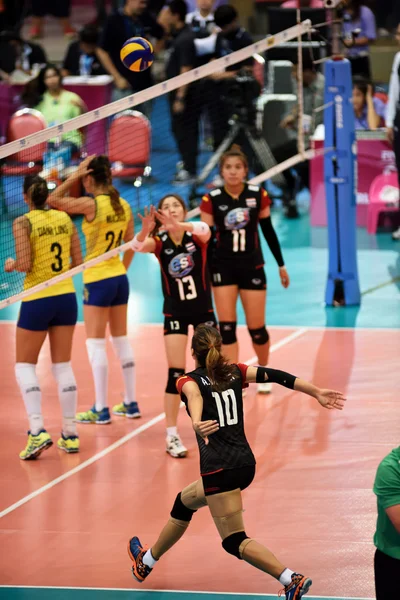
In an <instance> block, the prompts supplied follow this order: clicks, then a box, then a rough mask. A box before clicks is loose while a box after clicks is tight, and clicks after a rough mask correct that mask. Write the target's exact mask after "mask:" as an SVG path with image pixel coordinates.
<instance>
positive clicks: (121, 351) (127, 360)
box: [111, 335, 136, 404]
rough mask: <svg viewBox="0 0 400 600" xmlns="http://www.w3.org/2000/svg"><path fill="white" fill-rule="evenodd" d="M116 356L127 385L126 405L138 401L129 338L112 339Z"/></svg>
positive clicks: (122, 336)
mask: <svg viewBox="0 0 400 600" xmlns="http://www.w3.org/2000/svg"><path fill="white" fill-rule="evenodd" d="M111 340H112V343H113V346H114V350H115V354H116V355H117V356H118V358H119V361H120V363H121V367H122V375H123V376H124V383H125V398H124V403H125V404H131V402H135V401H136V381H135V361H134V357H133V350H132V346H131V343H130V341H129V339H128V336H126V335H121V336H118V337H112V338H111Z"/></svg>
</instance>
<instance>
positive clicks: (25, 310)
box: [17, 294, 78, 331]
mask: <svg viewBox="0 0 400 600" xmlns="http://www.w3.org/2000/svg"><path fill="white" fill-rule="evenodd" d="M77 318H78V304H77V302H76V296H75V294H61V295H60V296H48V297H47V298H38V299H37V300H30V301H28V302H22V303H21V309H20V311H19V317H18V323H17V327H21V328H22V329H29V330H30V331H47V330H48V329H49V328H50V327H60V326H63V325H64V326H65V325H75V324H76V321H77Z"/></svg>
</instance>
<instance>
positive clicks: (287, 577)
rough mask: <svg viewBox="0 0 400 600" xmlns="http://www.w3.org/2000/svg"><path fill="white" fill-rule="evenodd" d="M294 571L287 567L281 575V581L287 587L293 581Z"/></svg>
mask: <svg viewBox="0 0 400 600" xmlns="http://www.w3.org/2000/svg"><path fill="white" fill-rule="evenodd" d="M293 573H294V571H291V570H290V569H285V570H284V571H283V572H282V573H281V574H280V576H279V583H281V584H282V585H284V586H285V587H286V586H287V585H290V584H291V583H292V575H293Z"/></svg>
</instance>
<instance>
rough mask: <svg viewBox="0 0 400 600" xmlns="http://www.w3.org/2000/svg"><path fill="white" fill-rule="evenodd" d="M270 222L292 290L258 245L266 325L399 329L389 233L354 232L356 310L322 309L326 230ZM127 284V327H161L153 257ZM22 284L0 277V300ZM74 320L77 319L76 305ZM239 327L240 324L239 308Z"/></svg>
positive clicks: (399, 253)
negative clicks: (261, 255)
mask: <svg viewBox="0 0 400 600" xmlns="http://www.w3.org/2000/svg"><path fill="white" fill-rule="evenodd" d="M273 222H274V224H275V228H276V231H277V234H278V237H279V239H280V242H281V245H282V249H283V254H284V258H285V261H286V265H287V268H288V272H289V275H290V278H291V284H290V287H289V289H287V290H284V289H283V288H282V287H281V285H280V281H279V275H278V268H277V266H276V264H275V261H274V259H273V257H272V256H271V254H270V252H269V249H268V247H267V245H266V243H265V241H264V240H262V244H263V251H264V257H265V260H266V272H267V277H268V302H267V317H266V320H267V323H268V324H269V325H275V326H278V325H280V326H284V325H286V326H316V327H376V328H381V327H383V328H400V243H399V242H394V241H393V240H392V239H391V236H390V234H389V233H379V234H378V235H376V236H370V235H368V234H367V233H366V231H365V229H361V228H359V229H358V230H357V247H358V268H359V280H360V288H361V292H362V301H361V305H360V306H358V307H341V308H327V307H326V306H325V303H324V297H325V286H326V280H327V265H328V250H327V230H326V229H325V228H311V227H310V225H309V217H308V215H307V213H306V211H304V214H303V215H302V216H301V218H300V219H297V220H288V219H285V218H284V217H283V216H282V212H281V210H280V209H279V208H277V209H275V210H274V211H273ZM11 223H12V221H7V220H6V221H3V223H2V227H1V229H2V231H0V234H1V235H2V238H3V239H4V237H3V236H5V235H6V232H5V228H9V227H11ZM8 235H9V234H8ZM7 237H8V236H7ZM7 237H6V239H7ZM8 239H10V238H9V237H8ZM12 255H13V248H5V247H4V245H1V250H0V263H1V264H4V260H5V258H6V257H7V256H12ZM129 279H130V284H131V297H130V303H129V320H130V323H132V324H140V323H159V322H161V321H162V294H161V279H160V269H159V265H158V261H157V260H156V259H155V257H154V256H151V255H140V254H136V256H135V258H134V261H133V263H132V265H131V268H130V270H129ZM22 281H23V275H22V274H15V273H13V274H11V275H7V274H4V273H3V274H2V275H1V277H0V300H1V299H3V298H5V297H7V296H9V295H10V294H11V293H12V291H13V292H14V293H17V292H18V291H20V289H21V286H22ZM75 284H76V289H77V292H78V297H82V280H81V277H80V276H78V277H76V278H75ZM14 290H15V291H14ZM18 311H19V305H18V303H17V304H14V305H12V306H10V307H7V308H5V309H3V310H0V320H15V319H16V318H17V315H18ZM79 318H80V319H82V305H81V304H80V312H79ZM238 322H239V323H240V324H244V323H245V320H244V314H243V311H242V309H241V306H240V303H239V304H238Z"/></svg>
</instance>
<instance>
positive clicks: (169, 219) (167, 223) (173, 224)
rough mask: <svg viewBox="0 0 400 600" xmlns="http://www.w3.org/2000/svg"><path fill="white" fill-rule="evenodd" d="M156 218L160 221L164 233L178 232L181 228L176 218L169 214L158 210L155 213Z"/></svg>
mask: <svg viewBox="0 0 400 600" xmlns="http://www.w3.org/2000/svg"><path fill="white" fill-rule="evenodd" d="M156 217H157V219H158V221H160V223H161V225H162V227H163V229H165V231H178V230H179V229H180V227H181V226H180V223H179V221H178V219H177V218H176V217H173V216H172V215H171V214H169V213H165V212H162V211H161V210H158V211H157V212H156Z"/></svg>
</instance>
